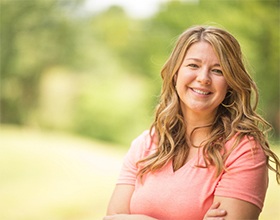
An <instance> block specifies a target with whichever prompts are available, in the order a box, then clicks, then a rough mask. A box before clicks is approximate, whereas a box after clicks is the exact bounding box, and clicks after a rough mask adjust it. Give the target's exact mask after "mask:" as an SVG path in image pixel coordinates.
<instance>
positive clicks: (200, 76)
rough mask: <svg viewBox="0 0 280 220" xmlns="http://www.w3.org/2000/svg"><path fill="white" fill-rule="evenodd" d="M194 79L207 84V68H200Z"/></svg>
mask: <svg viewBox="0 0 280 220" xmlns="http://www.w3.org/2000/svg"><path fill="white" fill-rule="evenodd" d="M196 79H197V81H198V82H199V83H200V84H202V85H209V84H210V83H211V78H210V75H209V71H208V69H206V68H203V69H200V71H199V72H198V74H197V77H196Z"/></svg>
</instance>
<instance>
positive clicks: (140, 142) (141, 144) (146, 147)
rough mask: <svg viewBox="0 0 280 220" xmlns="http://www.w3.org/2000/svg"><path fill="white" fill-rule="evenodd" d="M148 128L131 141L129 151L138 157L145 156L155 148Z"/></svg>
mask: <svg viewBox="0 0 280 220" xmlns="http://www.w3.org/2000/svg"><path fill="white" fill-rule="evenodd" d="M151 135H153V134H151V133H150V131H149V130H145V131H143V132H142V133H141V134H140V135H139V136H137V137H136V138H135V139H134V140H133V141H132V143H131V146H130V149H129V151H130V152H131V153H134V154H135V155H137V156H138V159H141V158H143V157H146V156H147V155H149V154H151V153H152V152H154V151H155V150H156V148H157V147H156V145H155V144H154V141H153V138H152V136H151Z"/></svg>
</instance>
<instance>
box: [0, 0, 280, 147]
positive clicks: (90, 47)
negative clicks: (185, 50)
mask: <svg viewBox="0 0 280 220" xmlns="http://www.w3.org/2000/svg"><path fill="white" fill-rule="evenodd" d="M82 5H83V1H80V0H73V1H72V0H71V1H67V0H48V1H44V0H38V1H19V0H15V1H14V0H13V1H12V0H2V1H1V2H0V7H1V8H0V9H1V20H0V27H1V30H0V31H1V54H0V55H1V99H0V102H1V105H0V109H1V118H0V122H1V123H12V124H25V125H26V124H28V125H32V126H39V127H41V128H48V129H62V130H67V131H71V132H76V133H79V134H83V135H87V136H90V137H93V138H99V139H103V140H107V141H113V142H118V143H123V144H128V143H129V142H130V141H131V139H132V138H133V137H135V135H137V134H138V133H139V132H141V131H142V130H143V129H146V128H148V127H149V123H150V121H151V118H152V113H153V109H154V107H155V105H156V100H157V96H158V94H159V92H160V86H161V79H160V70H161V67H162V65H163V64H164V62H165V60H166V59H167V57H168V56H169V53H170V52H171V49H172V46H173V43H174V41H175V40H176V37H177V36H178V35H179V34H180V33H181V32H182V31H183V30H185V29H186V28H187V27H189V26H191V25H194V24H210V25H218V26H222V27H225V28H226V29H228V30H229V31H230V32H231V33H233V35H235V36H236V37H237V39H238V40H239V41H240V43H241V46H242V48H243V51H244V54H245V58H246V59H247V60H248V63H249V64H248V68H249V69H250V71H251V73H252V75H253V78H254V79H255V80H256V82H257V84H258V86H259V89H260V94H261V102H260V109H259V110H260V112H261V113H262V114H263V115H264V116H265V118H267V119H268V120H269V122H271V123H272V124H273V126H274V128H275V136H277V135H279V134H280V133H279V132H280V124H279V114H280V113H279V106H280V103H279V102H280V100H279V76H280V74H279V72H280V69H279V68H280V67H279V60H280V57H279V56H280V53H279V46H280V45H279V44H280V43H279V42H280V41H279V40H280V39H279V33H280V32H279V24H280V20H279V16H278V14H279V13H278V12H279V7H280V6H279V1H278V0H269V1H261V0H252V1H241V0H229V1H217V0H210V1H209V0H200V1H168V2H164V3H162V4H161V6H160V9H159V11H158V12H157V13H156V14H154V15H153V16H152V17H149V18H146V19H132V18H130V17H128V16H127V15H126V14H125V12H124V10H123V9H122V8H120V7H117V6H113V7H111V8H109V9H108V10H106V11H103V12H101V13H99V14H96V13H85V11H84V10H83V8H82ZM46 15H47V16H46Z"/></svg>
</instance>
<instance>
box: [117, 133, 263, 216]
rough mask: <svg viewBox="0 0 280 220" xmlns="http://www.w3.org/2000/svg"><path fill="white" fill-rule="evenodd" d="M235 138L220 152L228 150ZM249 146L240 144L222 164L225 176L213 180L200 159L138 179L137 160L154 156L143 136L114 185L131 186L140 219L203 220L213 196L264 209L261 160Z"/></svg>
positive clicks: (246, 142) (258, 150)
mask: <svg viewBox="0 0 280 220" xmlns="http://www.w3.org/2000/svg"><path fill="white" fill-rule="evenodd" d="M233 143H234V138H233V139H231V140H229V141H228V142H227V143H226V145H225V147H226V148H227V149H230V148H231V146H232V145H233ZM255 144H256V143H255V142H254V141H253V140H249V139H248V138H243V140H242V141H241V143H240V144H239V145H238V146H237V147H236V148H235V149H234V150H233V151H232V153H231V154H230V156H229V157H228V159H227V160H226V162H225V166H226V168H227V171H225V172H223V173H222V174H221V175H220V176H219V177H217V178H216V177H215V168H214V167H213V166H211V167H209V168H199V167H197V166H195V165H197V164H198V163H199V164H204V163H203V158H202V155H201V153H200V154H198V155H197V156H195V157H194V158H192V159H191V160H190V161H188V162H187V163H186V164H185V165H184V166H183V167H181V168H180V169H179V170H177V171H176V172H174V171H173V167H172V161H170V162H169V163H168V164H167V165H166V166H164V167H163V168H162V169H161V170H159V171H156V172H154V173H148V174H147V175H146V176H145V177H144V179H143V182H142V183H141V182H140V179H139V178H137V176H136V175H137V172H138V168H137V166H136V163H137V161H139V159H141V158H143V157H145V156H147V155H149V154H151V153H153V151H154V150H155V149H156V146H155V144H151V138H150V135H149V132H148V131H145V132H144V133H143V134H141V135H140V136H139V137H138V138H136V139H135V140H134V141H133V142H132V145H131V147H130V149H129V151H128V153H127V155H126V157H125V159H124V163H123V166H122V170H121V173H120V176H119V179H118V181H117V184H129V185H134V186H135V190H134V193H133V195H132V198H131V202H130V212H131V214H144V215H148V216H151V217H154V218H157V219H160V220H183V219H203V217H204V215H205V213H206V212H207V210H208V209H209V208H210V206H211V204H212V203H213V199H214V196H223V197H231V198H236V199H240V200H244V201H247V202H250V203H252V204H254V205H256V206H257V207H259V208H260V209H262V207H263V203H264V198H265V194H266V190H267V186H268V170H267V166H266V156H265V154H264V152H263V150H262V149H261V148H260V146H258V145H257V146H256V149H254V150H252V149H253V148H254V146H255Z"/></svg>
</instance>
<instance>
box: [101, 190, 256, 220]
mask: <svg viewBox="0 0 280 220" xmlns="http://www.w3.org/2000/svg"><path fill="white" fill-rule="evenodd" d="M133 191H134V186H132V185H117V186H116V188H115V190H114V192H113V195H112V197H111V200H110V202H109V205H108V209H107V216H105V217H104V218H103V220H138V219H139V220H155V218H152V217H150V216H145V215H132V214H130V208H129V204H130V198H131V196H132V193H133ZM225 210H226V211H225ZM259 214H260V210H259V208H258V207H257V206H255V205H253V204H251V203H249V202H246V201H243V200H239V199H234V198H228V197H222V196H215V198H214V203H213V205H212V206H211V207H210V209H209V211H208V212H207V213H206V215H205V217H204V220H220V219H226V220H230V219H234V220H236V219H258V216H259Z"/></svg>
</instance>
